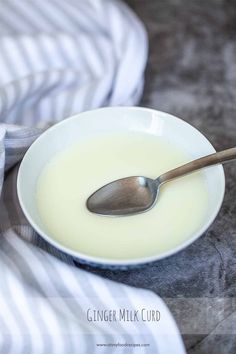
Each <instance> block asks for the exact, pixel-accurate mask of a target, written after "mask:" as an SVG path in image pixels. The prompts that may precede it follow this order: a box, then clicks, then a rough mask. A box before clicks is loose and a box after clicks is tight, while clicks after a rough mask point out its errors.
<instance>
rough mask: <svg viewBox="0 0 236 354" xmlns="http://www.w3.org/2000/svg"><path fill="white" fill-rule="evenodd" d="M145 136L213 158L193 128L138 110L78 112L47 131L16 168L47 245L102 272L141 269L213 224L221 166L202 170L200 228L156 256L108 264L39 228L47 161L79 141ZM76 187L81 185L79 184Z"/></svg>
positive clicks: (26, 208)
mask: <svg viewBox="0 0 236 354" xmlns="http://www.w3.org/2000/svg"><path fill="white" fill-rule="evenodd" d="M114 131H116V132H117V131H120V132H128V131H129V132H132V131H138V132H146V133H151V134H153V135H155V136H157V137H163V138H164V139H167V140H169V141H171V142H172V143H173V144H175V145H176V146H178V147H180V148H181V149H183V150H185V151H186V152H187V153H188V154H190V155H191V156H192V158H193V159H196V158H198V157H201V156H204V155H207V154H211V153H214V152H215V149H214V148H213V146H212V145H211V143H210V142H209V141H208V140H207V139H206V138H205V137H204V136H203V135H202V134H201V133H200V132H199V131H198V130H197V129H195V128H194V127H193V126H191V125H190V124H188V123H186V122H185V121H183V120H181V119H179V118H177V117H174V116H172V115H170V114H167V113H164V112H160V111H156V110H152V109H148V108H141V107H108V108H100V109H97V110H93V111H88V112H84V113H80V114H78V115H76V116H73V117H71V118H68V119H65V120H63V121H62V122H60V123H58V124H56V125H54V126H53V127H51V128H49V129H48V130H47V131H45V132H44V133H43V134H42V135H41V136H40V137H39V138H38V139H37V140H36V141H35V142H34V143H33V144H32V146H31V147H30V148H29V150H28V151H27V153H26V154H25V156H24V158H23V160H22V163H21V165H20V168H19V173H18V179H17V192H18V197H19V201H20V205H21V207H22V210H23V212H24V214H25V216H26V218H27V219H28V221H29V223H30V224H31V225H32V227H33V228H34V229H35V230H36V231H37V232H38V234H39V235H41V236H42V237H43V238H44V239H45V240H46V241H48V242H49V243H50V244H51V245H53V246H55V247H56V248H58V249H59V250H61V251H62V252H65V253H66V254H68V255H70V256H72V257H74V258H75V259H76V260H77V261H78V262H80V263H87V264H90V265H94V266H98V267H103V268H104V267H106V268H120V269H126V268H127V267H132V266H139V265H142V264H145V263H149V262H153V261H156V260H159V259H161V258H164V257H167V256H170V255H172V254H174V253H176V252H178V251H180V250H182V249H183V248H185V247H187V246H188V245H190V244H191V243H192V242H194V241H195V240H196V239H197V238H198V237H199V236H201V235H202V234H203V233H204V232H205V231H206V230H207V228H208V227H209V226H210V225H211V223H212V222H213V221H214V219H215V217H216V215H217V213H218V211H219V209H220V207H221V204H222V201H223V197H224V190H225V178H224V170H223V167H222V166H221V165H218V166H213V167H209V168H207V169H205V170H204V178H205V179H206V183H207V190H208V194H209V198H208V199H209V205H208V209H207V213H206V215H205V218H204V221H203V223H202V224H201V225H200V226H199V228H198V230H196V232H195V233H193V234H191V235H189V238H188V239H187V240H186V241H185V242H183V243H182V244H181V245H179V246H178V247H175V248H173V249H171V250H169V251H168V252H165V253H161V254H157V255H156V256H151V257H145V258H138V259H130V260H109V259H105V258H104V259H103V258H97V257H93V256H89V255H85V254H82V253H80V252H76V251H73V250H71V249H69V248H66V247H65V246H63V245H61V244H60V243H58V242H57V241H55V240H54V239H53V238H52V237H51V236H50V235H49V234H48V233H47V232H46V229H45V227H44V225H43V224H42V222H41V220H40V217H39V214H38V211H37V206H36V199H35V190H36V183H37V179H38V176H39V174H40V172H41V171H42V169H43V168H44V166H45V165H46V164H47V162H48V161H49V160H50V159H51V158H52V157H53V156H54V155H56V154H57V153H59V152H60V151H62V150H64V149H65V148H67V147H68V146H69V145H71V144H73V143H75V142H77V141H78V139H81V138H86V137H88V136H90V137H91V136H93V135H97V134H99V133H105V132H106V133H109V132H114ZM78 183H79V182H78Z"/></svg>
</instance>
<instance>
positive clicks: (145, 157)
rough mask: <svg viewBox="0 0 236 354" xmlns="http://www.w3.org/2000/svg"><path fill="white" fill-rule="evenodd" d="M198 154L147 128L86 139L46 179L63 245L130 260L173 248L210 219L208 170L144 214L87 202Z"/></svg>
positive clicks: (46, 206)
mask: <svg viewBox="0 0 236 354" xmlns="http://www.w3.org/2000/svg"><path fill="white" fill-rule="evenodd" d="M190 160H192V158H191V156H187V155H186V153H185V152H183V151H180V150H179V149H178V148H177V147H176V146H173V145H171V144H169V143H168V142H166V141H163V140H162V139H159V138H157V137H154V136H152V135H149V134H144V133H127V134H123V133H115V134H112V135H111V134H109V136H108V135H100V136H97V137H92V138H89V139H86V140H84V141H80V142H78V143H77V144H76V145H73V146H71V147H69V148H68V149H67V150H65V151H63V152H62V153H60V154H58V155H57V156H55V157H54V158H53V159H52V160H51V161H50V162H49V163H48V164H47V165H46V167H45V168H44V170H43V171H42V173H41V175H40V177H39V180H38V186H37V193H36V195H37V205H38V210H39V214H40V217H41V220H42V222H43V224H44V225H45V228H46V230H47V232H48V234H49V235H50V236H51V237H52V238H54V239H55V240H57V241H58V242H59V243H61V244H62V245H64V246H67V247H68V248H70V249H72V250H75V251H79V252H81V253H84V254H88V255H92V256H97V257H105V258H110V259H128V258H129V259H130V258H137V257H146V256H152V255H156V254H158V253H161V252H163V251H168V250H170V249H172V248H173V247H175V246H177V245H180V244H181V243H182V242H184V241H185V240H186V239H188V238H189V237H190V236H191V234H192V233H193V232H194V231H196V230H197V229H198V228H199V226H200V225H201V224H202V222H203V221H204V216H205V214H206V210H207V203H208V194H207V187H206V184H205V179H204V175H203V173H202V172H197V173H194V174H192V175H189V176H186V177H183V178H180V179H178V180H175V181H172V182H170V183H168V184H166V185H165V186H163V187H162V188H161V192H160V195H159V199H158V202H157V204H156V206H155V207H154V208H153V209H152V210H150V211H148V212H147V213H144V214H139V215H135V216H129V217H117V218H111V217H104V216H99V215H95V214H92V213H90V212H89V211H88V210H87V209H86V205H85V203H86V200H87V198H88V197H89V196H90V195H91V194H92V193H93V192H94V191H95V190H97V189H98V188H100V187H101V186H103V185H104V184H106V183H108V182H111V181H113V180H115V179H117V178H122V177H127V176H132V175H136V176H137V175H142V176H147V177H151V178H156V177H158V176H159V175H160V174H162V173H163V172H166V171H168V170H170V169H172V168H174V167H177V166H179V165H181V164H183V163H185V162H188V161H190Z"/></svg>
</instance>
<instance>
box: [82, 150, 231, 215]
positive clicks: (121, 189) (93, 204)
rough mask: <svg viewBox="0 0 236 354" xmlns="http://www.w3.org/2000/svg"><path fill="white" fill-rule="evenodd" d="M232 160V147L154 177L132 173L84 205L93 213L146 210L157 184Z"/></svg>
mask: <svg viewBox="0 0 236 354" xmlns="http://www.w3.org/2000/svg"><path fill="white" fill-rule="evenodd" d="M234 159H236V147H234V148H231V149H227V150H224V151H221V152H216V153H214V154H211V155H208V156H205V157H202V158H200V159H197V160H194V161H192V162H189V163H187V164H185V165H183V166H180V167H177V168H175V169H173V170H171V171H168V172H166V173H164V174H162V175H161V176H159V177H158V178H157V179H155V180H153V179H151V178H147V177H143V176H134V177H126V178H122V179H118V180H116V181H113V182H111V183H108V184H106V185H105V186H103V187H102V188H100V189H98V190H97V191H96V192H95V193H93V194H92V195H91V196H90V197H89V198H88V200H87V208H88V209H89V210H90V211H91V212H93V213H96V214H101V215H107V216H125V215H134V214H139V213H143V212H146V211H148V210H150V209H152V208H153V207H154V205H155V204H156V202H157V199H158V195H159V191H160V187H161V186H162V185H163V184H164V183H166V182H169V181H171V180H173V179H175V178H178V177H182V176H184V175H187V174H189V173H192V172H194V171H197V170H199V169H201V168H204V167H207V166H212V165H216V164H220V163H223V162H226V161H230V160H234Z"/></svg>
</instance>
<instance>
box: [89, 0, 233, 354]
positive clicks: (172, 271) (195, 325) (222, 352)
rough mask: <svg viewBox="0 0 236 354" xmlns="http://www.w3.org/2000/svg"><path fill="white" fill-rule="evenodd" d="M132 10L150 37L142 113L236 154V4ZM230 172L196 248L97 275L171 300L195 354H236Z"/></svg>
mask: <svg viewBox="0 0 236 354" xmlns="http://www.w3.org/2000/svg"><path fill="white" fill-rule="evenodd" d="M127 2H128V3H129V4H130V5H131V7H132V8H133V9H134V10H135V11H136V12H137V13H138V14H139V16H140V17H141V18H142V20H143V21H144V23H145V24H146V27H147V29H148V32H149V37H150V58H149V62H148V68H147V75H146V77H147V83H146V87H145V92H144V98H143V101H142V105H144V106H148V107H152V108H156V109H160V110H164V111H167V112H170V113H172V114H175V115H177V116H179V117H182V118H183V119H184V120H186V121H188V122H190V123H191V124H193V125H194V126H195V127H197V128H198V129H200V130H201V131H202V132H203V133H204V134H205V135H206V136H207V137H208V138H209V139H210V141H211V142H212V143H213V144H214V146H215V147H216V149H224V148H227V147H232V146H235V145H236V1H234V0H228V1H227V0H221V1H220V0H206V1H203V0H176V1H174V0H172V1H171V0H127ZM225 171H226V178H227V187H226V196H225V200H224V204H223V207H222V210H221V212H220V213H219V215H218V217H217V220H216V221H215V223H214V224H213V225H212V226H211V227H210V229H209V230H208V231H207V233H206V234H205V235H203V236H202V237H201V238H200V239H199V240H198V241H197V242H195V243H194V244H193V245H191V246H190V247H188V248H187V249H186V250H184V251H182V252H180V253H178V254H177V255H175V256H172V257H170V258H168V259H165V260H163V261H158V262H156V263H154V264H151V265H149V266H147V267H146V268H143V269H138V270H131V271H126V272H123V271H116V272H112V271H105V270H91V271H93V272H94V273H97V274H100V275H102V276H105V277H108V278H110V279H113V280H116V281H120V282H123V283H126V284H130V285H133V286H136V287H143V288H147V289H151V290H153V291H154V292H156V293H157V294H158V295H160V296H162V297H165V298H169V299H167V301H168V303H169V306H170V308H171V310H172V312H173V314H174V316H175V318H176V320H177V323H178V324H179V326H180V328H181V331H182V333H183V334H184V336H183V337H184V341H185V344H186V346H187V349H188V353H191V354H200V353H201V354H208V353H214V354H218V353H219V354H231V353H236V335H235V332H236V314H235V310H236V301H235V298H234V297H235V295H236V178H235V176H236V163H235V164H229V165H227V166H226V167H225ZM178 298H186V299H187V300H185V301H182V302H181V301H178V300H177V299H178ZM209 298H211V299H210V300H209ZM219 298H220V299H219ZM227 298H228V299H227ZM170 354H172V353H170Z"/></svg>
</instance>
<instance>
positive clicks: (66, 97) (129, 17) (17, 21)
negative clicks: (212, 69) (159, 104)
mask: <svg viewBox="0 0 236 354" xmlns="http://www.w3.org/2000/svg"><path fill="white" fill-rule="evenodd" d="M146 58H147V40H146V34H145V31H144V29H143V26H142V24H141V23H140V22H139V20H138V19H137V18H136V16H135V15H134V14H133V13H132V11H131V10H130V9H129V8H128V7H127V6H126V5H125V4H123V3H121V2H119V1H115V0H114V1H113V0H67V1H63V0H57V1H56V0H41V1H34V0H21V1H18V0H4V1H2V2H1V11H0V122H1V124H0V188H1V205H0V227H1V237H0V353H2V354H8V353H12V354H18V353H24V354H27V353H30V354H31V353H33V354H34V353H36V354H38V353H45V354H49V353H50V354H54V353H56V354H60V353H66V354H67V353H68V354H73V353H76V354H84V353H87V354H92V353H95V354H96V353H107V354H108V353H109V354H110V353H113V352H115V353H120V352H122V353H123V352H125V353H126V352H129V353H133V352H136V351H138V352H139V353H151V354H154V353H161V354H162V353H163V354H173V353H175V354H180V353H184V352H185V350H184V347H183V344H182V340H181V338H180V335H179V332H178V329H177V327H176V324H175V322H174V320H173V318H172V316H171V314H170V312H169V311H168V309H167V307H166V306H165V304H164V303H163V301H162V300H161V299H160V298H158V297H157V296H156V295H155V294H153V293H152V292H149V291H146V290H141V289H135V288H132V287H128V286H125V285H121V284H118V283H115V282H111V281H109V280H106V279H103V278H100V277H98V276H95V275H93V274H90V273H89V272H86V271H83V270H81V269H79V268H77V267H75V265H74V263H73V260H72V259H71V258H69V257H66V256H65V255H63V254H61V253H60V252H58V251H57V250H55V249H54V248H53V247H51V246H50V245H48V244H47V243H46V242H45V241H44V240H42V239H41V238H40V237H38V235H37V234H36V233H35V231H34V230H33V229H32V228H31V227H30V226H29V224H28V223H27V221H26V220H25V218H24V215H23V214H22V211H21V209H20V207H19V205H18V200H17V194H16V175H17V168H18V163H19V161H20V160H21V158H22V156H23V155H24V153H25V151H26V150H27V148H28V147H29V146H30V144H31V143H32V142H33V141H34V140H35V139H36V138H37V136H38V135H39V134H40V133H41V132H42V131H43V130H44V129H46V128H47V127H48V126H50V125H51V124H54V123H56V122H57V121H60V120H61V119H63V118H65V117H68V116H70V115H73V114H74V113H78V112H81V111H84V110H87V109H92V108H96V107H100V106H107V105H132V104H135V103H137V102H138V99H139V97H140V95H141V93H142V88H143V71H144V68H145V64H146ZM4 172H5V179H4ZM3 180H4V182H3ZM126 309H127V310H128V312H129V316H131V317H132V314H134V312H135V311H138V312H141V310H142V309H144V317H145V316H148V313H150V312H149V310H154V311H159V312H160V316H161V317H160V320H159V321H147V318H146V321H144V320H145V318H144V319H142V320H140V321H133V322H131V321H130V322H129V321H123V320H122V318H121V319H118V318H117V320H116V321H115V320H114V318H113V319H111V318H110V321H108V320H107V318H106V317H104V318H103V321H101V320H99V319H98V318H96V316H98V314H100V317H101V316H102V315H104V316H105V314H109V313H110V312H108V311H109V310H111V311H115V312H111V313H113V316H114V314H117V317H118V316H119V313H120V312H121V313H122V314H123V316H124V312H122V311H124V310H126ZM98 310H99V312H98ZM159 312H158V313H159ZM155 313H157V312H155ZM137 347H138V350H137Z"/></svg>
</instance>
